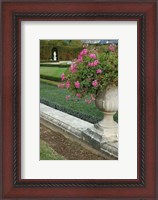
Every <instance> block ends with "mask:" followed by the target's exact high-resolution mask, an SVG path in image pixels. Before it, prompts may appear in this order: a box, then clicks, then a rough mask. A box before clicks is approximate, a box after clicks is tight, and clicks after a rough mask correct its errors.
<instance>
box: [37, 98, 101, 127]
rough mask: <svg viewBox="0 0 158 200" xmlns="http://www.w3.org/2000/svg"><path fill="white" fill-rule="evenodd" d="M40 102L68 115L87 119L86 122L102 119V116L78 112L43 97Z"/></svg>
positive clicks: (95, 121)
mask: <svg viewBox="0 0 158 200" xmlns="http://www.w3.org/2000/svg"><path fill="white" fill-rule="evenodd" d="M40 102H41V103H43V104H45V105H47V106H50V107H52V108H55V109H57V110H60V111H62V112H65V113H68V114H70V115H73V116H75V117H78V118H80V119H83V120H85V121H88V122H90V123H93V124H95V123H97V122H99V121H101V120H102V117H94V116H90V115H87V114H85V113H81V112H78V111H75V110H72V109H69V108H65V107H64V106H62V105H59V104H57V103H54V102H50V101H48V100H46V99H44V98H40Z"/></svg>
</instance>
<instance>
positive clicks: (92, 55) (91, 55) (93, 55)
mask: <svg viewBox="0 0 158 200" xmlns="http://www.w3.org/2000/svg"><path fill="white" fill-rule="evenodd" d="M89 57H90V58H94V59H96V58H97V56H96V55H95V54H94V53H91V54H89Z"/></svg>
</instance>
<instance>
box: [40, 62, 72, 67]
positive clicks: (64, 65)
mask: <svg viewBox="0 0 158 200" xmlns="http://www.w3.org/2000/svg"><path fill="white" fill-rule="evenodd" d="M40 67H59V68H68V67H70V65H69V64H59V65H51V64H44V63H40Z"/></svg>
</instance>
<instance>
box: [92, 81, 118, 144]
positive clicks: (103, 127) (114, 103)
mask: <svg viewBox="0 0 158 200" xmlns="http://www.w3.org/2000/svg"><path fill="white" fill-rule="evenodd" d="M95 105H96V107H97V108H98V109H99V110H100V111H102V112H103V113H104V117H103V119H102V120H101V121H100V122H98V123H97V124H95V125H94V127H95V129H96V130H97V132H98V133H99V134H100V135H101V136H102V142H107V141H109V142H110V141H111V142H114V141H118V124H117V123H116V122H115V121H114V120H113V116H114V114H115V113H116V112H117V111H118V86H114V85H110V86H107V87H106V88H105V89H104V90H102V91H101V92H99V93H98V95H97V96H96V99H95Z"/></svg>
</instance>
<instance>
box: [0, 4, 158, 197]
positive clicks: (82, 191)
mask: <svg viewBox="0 0 158 200" xmlns="http://www.w3.org/2000/svg"><path fill="white" fill-rule="evenodd" d="M156 13H157V2H156V1H154V0H153V1H145V0H144V1H136V2H135V1H134V2H133V1H117V2H113V1H112V2H109V1H98V2H96V1H84V2H82V1H78V2H75V3H74V2H69V1H67V2H66V1H60V2H57V1H52V2H44V1H40V2H39V3H37V2H34V1H31V2H30V1H28V2H22V1H18V2H16V1H15V2H14V1H12V2H5V1H3V2H2V52H3V54H2V77H1V78H2V82H1V83H2V84H1V86H2V87H1V88H2V115H1V117H2V122H1V128H2V135H1V136H2V140H1V141H2V145H1V148H2V170H1V174H2V186H3V187H2V199H8V198H13V199H17V198H21V199H24V198H27V199H29V198H51V199H53V198H81V199H84V198H104V199H117V198H120V199H157V197H158V192H157V186H158V185H157V181H158V179H157V173H156V172H157V159H156V156H157V145H156V142H157V133H156V124H157V123H156V114H157V111H156V110H157V108H156V90H157V87H156V85H157V84H156V72H157V71H156V45H157V43H156V41H157V40H156V30H157V29H156V28H157V24H156V23H157V20H156ZM23 20H24V21H27V20H28V21H61V20H63V21H70V20H71V21H75V20H77V21H80V20H81V21H84V20H87V21H88V20H93V21H98V20H109V21H114V20H116V21H122V20H123V21H133V20H134V21H137V23H138V62H137V63H138V88H137V89H138V133H137V134H138V151H137V155H138V165H137V168H138V177H137V179H132V180H130V179H126V180H124V179H116V180H115V179H112V180H110V179H108V180H104V179H93V180H90V179H72V180H71V179H69V180H68V179H60V180H57V179H56V180H55V179H54V180H52V179H38V180H37V179H21V40H20V39H21V31H20V24H21V21H23Z"/></svg>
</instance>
